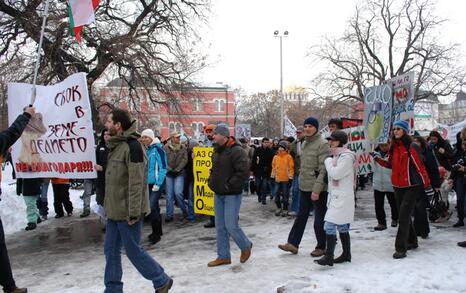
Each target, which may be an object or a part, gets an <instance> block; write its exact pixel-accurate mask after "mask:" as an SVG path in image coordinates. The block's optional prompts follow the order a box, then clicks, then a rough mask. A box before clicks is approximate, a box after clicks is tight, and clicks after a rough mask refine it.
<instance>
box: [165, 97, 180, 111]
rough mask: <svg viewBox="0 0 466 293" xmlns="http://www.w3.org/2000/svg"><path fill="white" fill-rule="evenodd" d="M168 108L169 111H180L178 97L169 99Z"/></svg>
mask: <svg viewBox="0 0 466 293" xmlns="http://www.w3.org/2000/svg"><path fill="white" fill-rule="evenodd" d="M168 109H169V111H170V113H180V112H181V100H180V99H178V98H173V99H170V101H169V102H168Z"/></svg>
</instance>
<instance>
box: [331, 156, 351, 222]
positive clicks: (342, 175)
mask: <svg viewBox="0 0 466 293" xmlns="http://www.w3.org/2000/svg"><path fill="white" fill-rule="evenodd" d="M333 160H336V164H335V165H334V163H333ZM355 162H356V155H355V154H354V153H353V152H352V151H350V150H348V149H346V148H342V149H341V152H340V153H339V154H337V155H335V157H333V158H327V159H325V168H326V170H327V175H328V193H329V195H328V198H327V212H326V213H325V221H326V222H331V223H334V224H337V225H343V224H348V223H351V222H353V221H354V184H355V168H354V163H355Z"/></svg>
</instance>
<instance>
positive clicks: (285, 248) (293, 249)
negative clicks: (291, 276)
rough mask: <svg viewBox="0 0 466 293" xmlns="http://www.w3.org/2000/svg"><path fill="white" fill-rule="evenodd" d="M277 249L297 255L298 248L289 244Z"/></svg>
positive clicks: (281, 245)
mask: <svg viewBox="0 0 466 293" xmlns="http://www.w3.org/2000/svg"><path fill="white" fill-rule="evenodd" d="M278 248H280V249H281V250H283V251H288V252H291V253H292V254H298V248H297V247H296V246H294V245H293V244H290V243H286V244H279V245H278Z"/></svg>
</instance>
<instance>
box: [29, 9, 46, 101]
mask: <svg viewBox="0 0 466 293" xmlns="http://www.w3.org/2000/svg"><path fill="white" fill-rule="evenodd" d="M48 14H49V0H46V1H45V9H44V16H43V19H42V28H41V31H40V39H39V47H38V48H37V55H36V65H35V67H34V80H33V82H32V93H31V105H33V104H34V101H35V100H36V83H37V75H38V73H39V64H40V50H41V49H42V41H43V39H44V32H45V24H46V23H47V17H48Z"/></svg>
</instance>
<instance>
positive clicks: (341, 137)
mask: <svg viewBox="0 0 466 293" xmlns="http://www.w3.org/2000/svg"><path fill="white" fill-rule="evenodd" d="M327 139H328V140H334V141H339V142H340V143H341V144H342V145H345V144H346V143H347V142H348V135H347V134H346V132H344V131H341V130H335V131H334V132H332V134H330V136H329V137H327Z"/></svg>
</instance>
